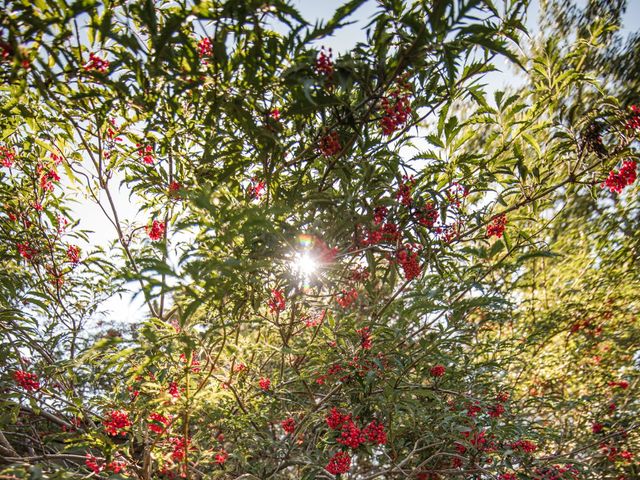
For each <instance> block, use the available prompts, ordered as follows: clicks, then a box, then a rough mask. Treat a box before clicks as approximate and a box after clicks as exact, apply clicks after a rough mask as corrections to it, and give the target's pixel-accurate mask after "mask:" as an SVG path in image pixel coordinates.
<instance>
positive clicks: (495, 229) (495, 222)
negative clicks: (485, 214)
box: [487, 213, 507, 238]
mask: <svg viewBox="0 0 640 480" xmlns="http://www.w3.org/2000/svg"><path fill="white" fill-rule="evenodd" d="M506 224H507V216H506V215H505V214H504V213H501V214H500V215H496V216H495V217H493V219H492V220H491V222H490V223H489V225H487V237H493V236H496V237H498V238H500V237H502V234H503V233H504V227H505V225H506Z"/></svg>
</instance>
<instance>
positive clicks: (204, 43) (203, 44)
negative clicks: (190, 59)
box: [197, 37, 213, 58]
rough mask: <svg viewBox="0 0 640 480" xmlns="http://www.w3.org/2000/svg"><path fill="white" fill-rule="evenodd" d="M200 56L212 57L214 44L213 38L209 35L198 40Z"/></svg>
mask: <svg viewBox="0 0 640 480" xmlns="http://www.w3.org/2000/svg"><path fill="white" fill-rule="evenodd" d="M197 46H198V56H199V57H200V58H204V57H210V56H211V54H212V53H213V46H212V45H211V40H209V38H208V37H204V38H202V39H201V40H200V41H199V42H198V45H197Z"/></svg>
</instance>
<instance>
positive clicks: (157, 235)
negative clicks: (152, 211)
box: [144, 220, 165, 242]
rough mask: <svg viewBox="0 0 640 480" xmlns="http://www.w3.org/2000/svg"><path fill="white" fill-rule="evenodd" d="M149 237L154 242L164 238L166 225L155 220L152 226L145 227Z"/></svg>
mask: <svg viewBox="0 0 640 480" xmlns="http://www.w3.org/2000/svg"><path fill="white" fill-rule="evenodd" d="M144 228H145V230H146V232H147V235H149V238H150V239H151V240H152V241H154V242H155V241H158V240H160V239H161V238H162V237H163V236H164V231H165V224H164V222H160V221H158V220H154V221H153V222H152V223H151V225H150V226H149V225H147V226H146V227H144Z"/></svg>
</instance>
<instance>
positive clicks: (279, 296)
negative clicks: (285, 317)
mask: <svg viewBox="0 0 640 480" xmlns="http://www.w3.org/2000/svg"><path fill="white" fill-rule="evenodd" d="M285 307H286V302H285V300H284V293H283V292H282V290H271V300H269V311H270V312H271V313H277V312H282V311H283V310H284V309H285Z"/></svg>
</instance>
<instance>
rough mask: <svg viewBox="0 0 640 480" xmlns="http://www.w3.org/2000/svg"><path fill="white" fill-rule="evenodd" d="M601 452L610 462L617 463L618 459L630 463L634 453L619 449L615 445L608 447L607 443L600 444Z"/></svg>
mask: <svg viewBox="0 0 640 480" xmlns="http://www.w3.org/2000/svg"><path fill="white" fill-rule="evenodd" d="M600 450H601V451H602V453H603V454H604V455H606V456H607V460H609V461H610V462H615V461H616V460H618V459H621V460H623V461H625V462H630V461H631V460H633V452H630V451H629V450H620V449H619V448H618V447H616V446H613V445H608V444H607V443H604V442H603V443H601V444H600Z"/></svg>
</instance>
